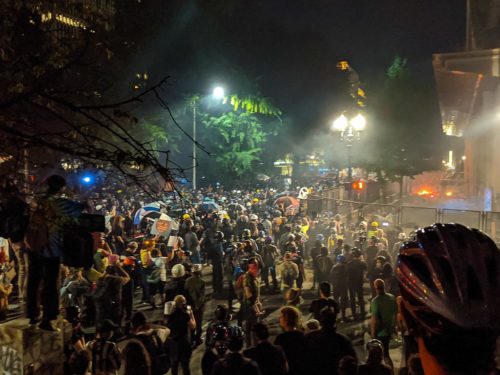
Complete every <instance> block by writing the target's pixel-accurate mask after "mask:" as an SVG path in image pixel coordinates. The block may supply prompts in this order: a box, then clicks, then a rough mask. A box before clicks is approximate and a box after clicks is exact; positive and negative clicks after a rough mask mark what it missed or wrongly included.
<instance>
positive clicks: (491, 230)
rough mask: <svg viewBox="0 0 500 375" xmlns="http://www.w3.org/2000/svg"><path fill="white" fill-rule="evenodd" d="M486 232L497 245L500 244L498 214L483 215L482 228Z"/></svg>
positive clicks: (499, 220)
mask: <svg viewBox="0 0 500 375" xmlns="http://www.w3.org/2000/svg"><path fill="white" fill-rule="evenodd" d="M483 231H484V232H486V233H487V234H488V235H489V236H490V237H491V238H492V239H493V240H494V241H495V242H496V243H497V244H500V212H485V213H484V228H483Z"/></svg>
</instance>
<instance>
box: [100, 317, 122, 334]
mask: <svg viewBox="0 0 500 375" xmlns="http://www.w3.org/2000/svg"><path fill="white" fill-rule="evenodd" d="M117 328H118V326H117V325H116V324H115V323H113V321H112V320H110V319H104V320H103V321H102V322H101V324H100V325H99V332H101V333H105V332H111V331H114V330H116V329H117Z"/></svg>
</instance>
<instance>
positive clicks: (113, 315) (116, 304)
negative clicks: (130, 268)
mask: <svg viewBox="0 0 500 375" xmlns="http://www.w3.org/2000/svg"><path fill="white" fill-rule="evenodd" d="M129 281H130V276H129V275H128V274H127V273H126V272H125V271H124V270H123V268H122V267H121V265H120V263H119V262H118V263H116V264H113V265H110V266H108V267H107V268H106V272H105V273H104V275H103V276H101V277H100V278H99V279H98V280H97V283H96V288H95V290H94V294H93V295H92V299H93V300H94V304H95V311H96V322H97V323H99V322H100V321H102V320H103V319H110V320H111V321H112V322H113V323H115V324H116V325H117V326H120V325H121V320H122V319H121V318H122V316H121V313H122V288H123V285H125V284H127V283H128V282H129Z"/></svg>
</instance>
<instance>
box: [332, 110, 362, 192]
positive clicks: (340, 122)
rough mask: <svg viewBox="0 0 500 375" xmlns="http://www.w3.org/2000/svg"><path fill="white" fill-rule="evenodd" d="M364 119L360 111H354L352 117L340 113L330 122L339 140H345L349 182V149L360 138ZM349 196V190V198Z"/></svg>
mask: <svg viewBox="0 0 500 375" xmlns="http://www.w3.org/2000/svg"><path fill="white" fill-rule="evenodd" d="M365 127H366V119H365V117H364V116H363V115H362V114H361V113H356V114H355V115H354V116H352V117H349V118H348V117H347V116H346V114H344V113H343V114H341V115H340V116H339V117H338V118H337V119H336V120H335V121H333V124H332V130H333V131H336V132H338V133H339V135H340V140H341V141H345V145H346V147H347V179H348V180H349V181H348V182H349V184H350V183H351V182H352V161H351V149H352V145H353V144H354V142H355V141H359V140H360V139H361V132H362V131H363V130H365ZM350 197H351V194H350V190H349V198H350Z"/></svg>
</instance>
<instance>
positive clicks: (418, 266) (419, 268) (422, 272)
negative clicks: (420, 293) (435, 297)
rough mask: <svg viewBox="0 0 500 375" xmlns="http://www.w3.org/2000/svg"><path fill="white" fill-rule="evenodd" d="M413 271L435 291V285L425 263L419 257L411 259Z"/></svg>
mask: <svg viewBox="0 0 500 375" xmlns="http://www.w3.org/2000/svg"><path fill="white" fill-rule="evenodd" d="M411 262H412V268H413V271H414V272H415V273H416V274H417V275H418V277H419V278H420V280H421V281H422V282H423V283H424V284H425V285H426V286H427V287H428V288H429V289H431V290H432V291H433V292H435V293H437V292H438V290H437V288H436V285H435V284H434V282H433V281H432V276H431V274H430V272H429V268H428V267H427V265H426V264H425V263H424V262H423V261H422V260H421V259H419V258H414V259H412V260H411Z"/></svg>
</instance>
